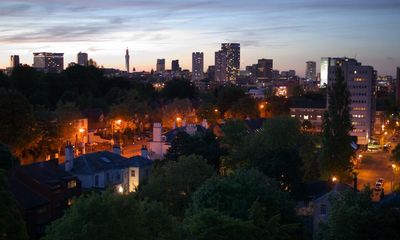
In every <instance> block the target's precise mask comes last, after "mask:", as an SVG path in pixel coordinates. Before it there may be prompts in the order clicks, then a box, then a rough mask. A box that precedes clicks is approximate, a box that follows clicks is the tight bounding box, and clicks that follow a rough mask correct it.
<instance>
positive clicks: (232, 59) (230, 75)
mask: <svg viewBox="0 0 400 240" xmlns="http://www.w3.org/2000/svg"><path fill="white" fill-rule="evenodd" d="M221 50H222V51H223V52H224V53H225V54H226V55H225V56H226V69H225V72H226V76H225V80H226V81H229V82H236V79H237V77H238V76H239V71H240V44H239V43H222V46H221Z"/></svg>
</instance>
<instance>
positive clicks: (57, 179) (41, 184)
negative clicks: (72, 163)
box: [7, 159, 81, 239]
mask: <svg viewBox="0 0 400 240" xmlns="http://www.w3.org/2000/svg"><path fill="white" fill-rule="evenodd" d="M7 177H8V185H9V188H10V192H11V194H12V195H13V197H14V199H15V200H16V202H17V205H18V207H19V208H20V210H21V213H22V216H23V218H24V220H25V222H26V226H27V230H28V234H29V237H30V239H40V237H42V236H43V235H44V234H45V229H46V227H47V226H48V225H50V223H51V222H53V221H54V220H56V219H57V218H59V217H61V216H62V215H63V214H64V211H65V210H66V209H67V208H68V207H69V206H70V205H71V204H72V203H73V201H74V198H77V197H79V195H80V194H81V182H80V181H79V179H78V178H76V177H75V176H73V175H71V174H70V173H68V172H66V171H64V170H63V169H61V168H60V167H59V165H58V162H57V160H56V159H54V160H50V161H46V162H39V163H33V164H30V165H24V166H18V167H15V168H12V169H10V170H9V171H8V172H7Z"/></svg>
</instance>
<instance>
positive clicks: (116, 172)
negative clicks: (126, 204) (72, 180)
mask: <svg viewBox="0 0 400 240" xmlns="http://www.w3.org/2000/svg"><path fill="white" fill-rule="evenodd" d="M152 164H153V161H151V160H149V159H148V156H147V148H145V147H144V148H143V149H142V155H141V156H135V157H132V158H125V157H123V156H121V149H120V148H118V147H114V148H113V152H109V151H100V152H93V153H89V154H84V155H81V156H79V157H75V155H74V149H73V146H71V145H68V146H67V147H66V150H65V163H64V165H63V166H64V168H65V171H66V172H68V173H70V174H72V175H73V176H76V177H77V178H78V179H79V180H80V181H81V183H82V189H84V190H90V189H98V190H101V191H102V190H106V189H107V188H113V189H115V191H117V192H119V193H129V192H135V191H136V189H137V187H138V186H139V184H140V183H141V182H142V181H144V180H145V179H146V178H147V177H149V176H150V174H151V169H152Z"/></svg>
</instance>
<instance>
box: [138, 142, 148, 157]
mask: <svg viewBox="0 0 400 240" xmlns="http://www.w3.org/2000/svg"><path fill="white" fill-rule="evenodd" d="M140 155H141V156H142V158H146V159H149V151H148V150H147V147H146V145H143V146H142V149H140Z"/></svg>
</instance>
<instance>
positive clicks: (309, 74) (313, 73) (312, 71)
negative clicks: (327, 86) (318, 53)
mask: <svg viewBox="0 0 400 240" xmlns="http://www.w3.org/2000/svg"><path fill="white" fill-rule="evenodd" d="M305 76H306V79H307V80H313V81H315V80H316V79H317V63H316V62H314V61H308V62H306V74H305Z"/></svg>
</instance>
